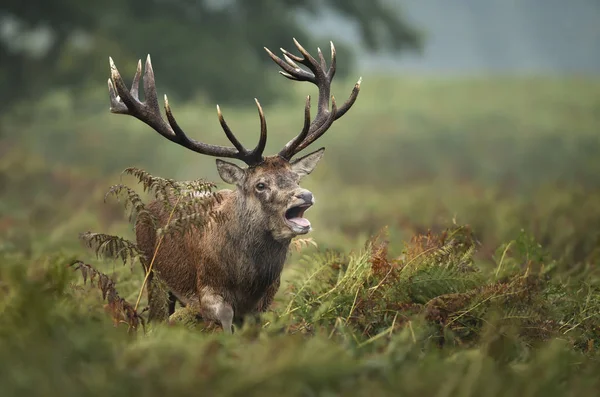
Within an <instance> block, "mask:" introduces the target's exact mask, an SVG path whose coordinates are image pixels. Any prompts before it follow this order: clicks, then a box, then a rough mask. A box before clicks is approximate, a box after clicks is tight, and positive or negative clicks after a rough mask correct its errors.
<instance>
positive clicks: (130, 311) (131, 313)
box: [70, 260, 146, 332]
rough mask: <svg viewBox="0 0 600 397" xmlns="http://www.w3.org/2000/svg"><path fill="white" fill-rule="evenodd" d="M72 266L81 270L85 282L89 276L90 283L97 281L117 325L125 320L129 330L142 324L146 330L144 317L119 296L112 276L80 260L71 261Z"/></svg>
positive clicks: (97, 285)
mask: <svg viewBox="0 0 600 397" xmlns="http://www.w3.org/2000/svg"><path fill="white" fill-rule="evenodd" d="M70 266H75V268H74V270H75V271H77V270H79V271H81V275H82V277H83V283H84V284H86V283H87V280H88V277H89V279H90V283H93V282H94V281H96V287H97V288H98V289H100V291H101V292H102V300H106V301H107V303H108V305H107V309H108V312H109V313H110V314H111V317H112V319H113V322H114V323H115V325H117V324H119V323H121V322H124V323H126V324H127V325H128V326H129V329H128V330H129V331H132V330H133V331H135V330H137V329H138V327H139V326H140V325H141V326H142V328H143V330H144V332H146V322H145V321H144V318H143V317H142V316H141V315H140V314H139V313H138V312H137V311H136V310H135V308H134V307H133V306H132V305H131V304H130V303H129V302H127V301H126V300H125V299H123V298H121V297H120V296H119V293H118V292H117V290H116V289H115V282H114V281H113V280H112V279H111V278H110V277H108V276H107V275H106V274H104V273H102V272H100V271H98V270H96V269H95V268H94V267H93V266H92V265H89V264H87V263H84V262H82V261H79V260H78V261H75V262H73V263H71V265H70Z"/></svg>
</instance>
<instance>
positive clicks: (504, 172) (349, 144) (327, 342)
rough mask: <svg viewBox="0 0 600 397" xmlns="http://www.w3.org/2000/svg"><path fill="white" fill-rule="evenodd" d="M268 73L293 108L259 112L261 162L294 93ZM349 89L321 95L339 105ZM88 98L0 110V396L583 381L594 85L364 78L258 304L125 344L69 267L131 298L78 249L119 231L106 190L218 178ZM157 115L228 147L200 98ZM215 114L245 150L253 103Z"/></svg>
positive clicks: (535, 387) (577, 384) (442, 390)
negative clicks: (81, 268) (77, 265)
mask: <svg viewBox="0 0 600 397" xmlns="http://www.w3.org/2000/svg"><path fill="white" fill-rule="evenodd" d="M286 83H287V82H286V81H282V82H281V84H282V87H285V89H286V90H287V89H294V90H295V91H294V92H293V95H292V96H291V99H290V100H288V101H285V102H282V103H281V104H280V105H279V106H269V107H266V108H265V109H264V110H265V114H266V118H267V122H268V126H269V141H268V144H267V150H266V151H267V152H269V154H270V153H273V152H275V151H276V150H278V149H279V148H280V147H281V146H282V145H283V144H284V143H285V142H287V140H289V139H290V138H291V137H292V136H293V135H295V134H296V133H297V132H298V131H299V129H300V128H301V124H302V109H303V96H304V95H306V94H307V93H311V94H312V92H311V91H309V87H305V86H303V85H299V84H289V83H287V84H288V85H284V84H286ZM352 84H353V82H352V81H346V82H337V83H336V85H334V87H333V93H334V94H335V96H336V99H338V101H341V100H343V98H345V96H346V95H347V93H349V91H350V87H351V86H352ZM159 88H160V87H159ZM346 91H348V92H346ZM160 95H162V93H161V92H159V96H160ZM86 98H87V99H86V100H85V101H81V100H79V101H77V102H75V101H73V100H71V99H70V97H69V96H68V95H65V94H61V93H55V94H53V95H51V96H48V97H45V98H43V99H42V100H41V101H40V103H38V104H36V105H35V106H34V107H33V108H35V112H34V113H31V109H32V106H31V105H28V106H22V107H19V108H16V109H15V110H14V111H13V112H11V113H10V114H9V115H7V116H5V117H4V118H3V119H1V120H0V123H1V124H0V126H1V131H2V134H3V135H2V138H0V139H1V140H0V264H1V266H0V363H1V364H0V365H1V368H0V394H1V395H2V396H13V395H15V396H17V395H18V396H33V395H44V396H54V395H56V396H59V395H60V396H71V395H73V396H82V395H109V396H121V395H123V396H130V395H134V394H140V395H146V396H155V395H156V396H163V395H175V394H177V393H179V394H183V393H185V394H192V393H194V394H195V395H210V396H216V395H219V396H221V395H223V396H234V395H261V396H265V395H269V396H270V395H281V394H284V395H290V396H295V395H297V396H317V395H318V396H334V395H336V396H337V395H340V396H363V395H364V396H367V395H368V396H370V395H408V396H417V395H420V394H425V395H427V396H500V395H502V396H504V395H506V396H515V395H518V396H546V395H548V396H555V395H556V396H559V395H560V396H567V395H573V396H575V395H577V396H579V395H588V394H592V393H594V392H596V391H597V390H600V376H599V375H598V374H600V362H599V359H600V354H599V353H598V351H599V349H600V270H599V268H598V265H600V80H598V79H592V78H579V79H577V78H560V79H559V78H553V79H551V78H520V79H518V78H494V79H492V78H489V79H483V78H482V79H479V80H432V79H427V78H406V79H399V78H393V79H390V78H386V77H371V76H365V77H364V79H363V86H362V89H361V94H360V96H359V98H358V100H357V102H356V104H355V105H354V107H353V108H352V110H351V111H350V112H349V113H348V114H347V115H346V116H344V118H342V119H340V120H339V121H338V122H336V123H335V124H334V126H333V127H332V128H331V129H330V130H329V132H328V133H327V134H326V135H325V136H324V137H323V138H322V139H320V140H319V142H318V145H317V144H315V145H314V146H315V149H316V148H317V147H319V145H323V146H326V147H327V150H326V153H325V156H324V158H323V160H322V161H321V162H320V164H319V166H318V167H317V169H316V171H315V172H314V173H313V174H311V176H310V177H308V178H306V181H305V182H304V184H303V185H304V186H305V187H307V188H309V189H311V190H312V191H313V193H314V194H315V197H316V201H317V202H316V205H315V206H314V208H312V209H311V210H310V211H309V212H307V217H308V218H309V219H310V220H311V223H312V225H313V228H314V232H313V233H312V234H311V235H310V237H312V238H313V239H314V242H315V243H316V245H317V247H316V248H315V247H314V246H312V245H309V246H308V247H305V248H303V249H301V250H300V251H299V252H297V251H294V252H292V254H291V256H290V259H289V261H288V264H287V266H286V269H285V270H284V282H283V284H282V288H281V289H280V291H279V293H278V295H277V299H276V302H275V303H274V305H273V307H272V311H270V312H269V313H266V314H265V315H264V316H263V317H262V318H261V322H260V324H248V325H247V326H246V327H245V328H243V329H242V330H238V331H239V332H237V333H236V334H235V335H234V336H233V337H226V336H225V335H222V334H221V333H220V330H218V329H217V330H214V329H212V328H211V327H205V324H201V323H200V324H198V323H196V322H193V321H191V320H190V317H189V313H186V312H185V311H181V312H180V314H181V316H179V317H180V321H178V322H176V323H174V324H172V325H170V326H168V325H157V324H150V325H149V326H148V327H146V329H145V331H144V330H143V329H141V328H140V329H138V330H137V332H128V326H127V325H126V324H123V323H119V324H117V326H115V325H114V324H113V319H112V318H111V315H110V313H109V312H108V311H107V307H105V305H106V304H107V303H106V301H103V299H102V294H101V292H100V290H99V288H97V287H96V286H95V285H93V284H92V285H90V282H89V280H88V282H87V283H86V284H85V285H84V283H83V278H82V277H81V273H80V272H75V271H73V269H72V268H69V267H68V264H70V263H72V262H73V261H74V260H77V259H79V260H82V261H84V262H86V263H88V264H91V265H93V266H94V267H95V268H97V269H98V270H100V271H102V272H104V273H106V274H107V275H108V276H109V277H110V278H112V279H113V280H114V282H115V283H116V290H117V291H118V293H119V295H120V296H121V297H122V298H124V299H125V300H126V301H128V302H130V303H132V304H134V303H135V302H136V300H137V298H138V294H139V292H140V287H141V285H142V280H143V271H142V269H141V268H140V266H139V265H137V266H133V267H130V266H129V265H123V264H122V262H120V261H112V260H108V259H102V258H96V256H95V254H94V252H93V251H92V250H89V249H86V248H85V247H84V246H83V245H82V243H81V241H80V240H79V238H78V235H79V233H81V232H86V231H94V232H102V233H109V234H117V235H122V236H124V237H125V238H133V233H132V230H131V225H130V224H129V223H128V222H127V216H126V214H125V213H124V211H123V203H119V202H117V201H116V200H115V199H107V201H106V203H105V202H104V194H105V193H106V191H107V190H108V188H109V187H110V186H111V185H114V184H117V183H120V181H121V178H123V181H126V183H128V184H129V185H130V186H132V187H136V186H135V180H134V179H131V178H129V177H125V176H123V177H122V176H121V175H120V173H121V171H122V170H123V169H124V168H126V167H140V168H143V169H145V170H147V171H148V172H150V173H152V174H153V175H156V176H161V177H165V178H175V179H196V178H206V179H208V180H211V181H214V182H219V185H220V186H223V185H222V184H221V183H220V181H219V180H218V177H217V173H216V168H215V166H214V158H206V157H203V156H200V155H197V154H195V153H192V152H189V151H186V150H185V149H183V148H181V147H179V146H177V145H174V144H171V143H169V142H168V141H166V140H165V139H164V138H162V137H160V136H158V134H156V133H154V132H153V131H152V130H150V129H149V128H148V127H146V126H145V125H143V124H142V123H140V122H139V121H137V120H134V119H133V118H128V117H124V116H117V115H111V114H110V113H109V111H108V98H107V93H106V92H104V91H99V92H91V93H89V95H88V96H86ZM259 99H260V98H259ZM248 103H249V104H252V98H248ZM171 106H172V107H173V110H174V112H175V115H176V117H177V119H178V122H179V124H180V125H181V126H182V127H183V128H184V129H185V130H186V132H187V133H188V135H190V136H193V137H194V138H196V139H201V140H203V141H205V142H210V143H217V144H226V138H225V137H224V135H223V133H222V131H221V129H220V127H219V124H218V121H217V117H216V110H215V108H214V104H212V103H206V101H205V100H203V99H202V98H198V99H197V100H195V101H194V102H192V103H186V104H179V103H174V102H171ZM223 113H224V115H225V117H226V118H227V121H228V123H229V125H230V126H231V127H232V129H233V130H234V131H235V132H236V134H239V136H241V139H242V140H243V142H244V143H247V145H246V146H253V144H254V142H255V140H256V139H257V137H258V131H259V123H258V117H257V115H256V110H255V109H253V108H251V107H248V108H244V109H237V108H230V107H224V108H223ZM96 281H97V279H96ZM145 305H146V300H145V295H144V297H143V298H142V301H141V304H140V307H144V306H145ZM142 316H146V313H144V314H142Z"/></svg>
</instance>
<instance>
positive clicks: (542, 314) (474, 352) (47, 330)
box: [0, 227, 600, 396]
mask: <svg viewBox="0 0 600 397" xmlns="http://www.w3.org/2000/svg"><path fill="white" fill-rule="evenodd" d="M522 241H523V244H524V248H526V249H527V250H532V249H533V250H535V249H536V248H535V247H536V246H537V243H535V242H533V241H532V242H530V243H528V242H527V241H528V238H522ZM473 246H474V241H473V239H472V233H471V232H470V231H469V230H468V228H464V227H455V228H453V229H451V230H449V231H447V233H442V234H434V233H428V234H426V235H420V236H415V238H413V239H412V240H411V241H410V242H408V243H407V244H406V248H405V250H404V252H403V254H402V256H400V257H396V258H394V257H389V253H386V247H387V242H386V235H385V234H384V233H382V234H380V235H379V236H375V237H374V238H372V239H371V240H369V241H368V242H367V245H366V246H365V248H364V249H362V250H360V251H358V252H355V253H350V254H348V255H342V254H337V253H333V252H330V253H323V254H319V255H318V256H317V259H316V260H310V261H309V262H310V264H309V267H310V268H309V269H307V273H306V274H305V275H297V276H296V277H292V278H291V279H290V288H291V290H290V294H291V296H290V299H291V300H290V301H289V302H290V306H289V308H291V310H289V309H286V308H285V307H286V306H285V305H284V306H281V309H276V310H275V311H274V312H272V313H266V314H265V315H263V316H262V320H261V321H260V323H259V324H252V323H248V324H247V325H246V326H244V328H242V329H241V330H239V332H237V333H236V334H235V335H234V337H228V336H226V335H224V334H223V333H221V332H216V333H211V332H201V330H200V329H198V328H196V329H189V328H188V327H189V326H190V324H189V322H188V324H187V327H186V326H185V325H186V324H181V325H178V324H175V323H172V324H171V325H169V326H167V325H161V324H154V325H152V326H151V327H149V329H148V332H147V333H136V334H130V333H128V332H127V331H128V329H129V326H128V325H127V324H125V326H122V325H120V324H121V323H122V322H125V323H126V322H127V321H126V320H125V319H124V318H121V320H118V319H119V317H118V316H115V317H116V319H117V320H118V321H117V322H116V324H117V326H116V327H114V326H113V324H115V323H114V322H113V321H115V318H113V320H112V321H111V319H110V317H108V318H107V316H105V313H103V312H104V310H107V309H108V310H109V313H111V314H114V313H112V312H111V311H110V306H109V307H106V308H104V310H102V309H101V308H99V307H98V305H97V302H96V303H95V301H96V298H95V297H94V296H93V295H90V292H92V291H91V290H89V289H87V288H82V287H81V286H79V285H77V284H74V283H72V282H71V280H72V273H71V272H69V271H67V269H68V267H69V264H70V263H71V262H72V260H71V259H69V258H66V257H60V256H59V257H53V258H49V260H48V261H46V262H44V263H36V262H30V263H29V266H23V262H19V261H17V262H14V263H13V264H11V263H7V262H6V259H4V260H3V262H4V266H2V267H0V281H1V282H0V296H1V297H2V299H1V300H0V302H2V304H1V305H0V342H1V343H0V362H1V363H3V364H4V365H3V367H2V371H0V384H1V385H2V386H1V388H2V392H3V395H6V396H12V395H23V394H27V395H38V394H41V393H44V394H45V395H50V396H53V395H58V393H60V395H62V396H65V395H66V396H71V395H73V396H74V395H78V396H81V395H92V394H93V395H97V394H110V395H114V396H120V395H130V394H131V393H132V392H137V393H143V394H144V395H148V396H154V395H156V396H159V395H164V394H165V393H168V394H172V393H188V392H189V391H191V390H195V391H198V390H210V394H211V395H212V394H218V395H223V396H236V395H241V394H243V395H250V396H252V395H261V396H270V395H281V394H285V395H290V396H304V395H347V396H361V395H367V394H368V395H372V394H373V393H375V394H376V395H383V396H386V395H398V393H401V394H402V395H408V396H413V395H414V396H417V395H422V394H423V393H424V394H426V395H436V394H449V395H455V394H458V395H465V396H471V395H473V396H482V395H483V396H486V395H490V396H492V395H494V396H498V395H506V396H510V395H515V394H520V393H523V391H524V390H526V391H527V395H531V396H562V395H573V394H575V395H581V394H589V393H593V392H594V391H595V390H597V387H598V386H600V384H599V383H598V378H597V372H598V370H600V366H599V365H598V347H599V346H598V341H599V340H600V333H599V332H600V323H599V321H598V318H597V316H590V314H592V313H597V311H598V309H600V300H599V299H598V292H599V291H598V290H595V291H592V290H587V291H586V292H585V293H583V294H582V293H580V291H578V290H580V289H581V288H580V287H577V288H573V286H569V285H565V284H562V282H563V281H564V280H562V279H561V277H559V276H558V275H552V274H551V273H552V272H537V273H535V272H533V270H532V266H529V268H521V267H520V265H519V261H518V260H517V261H515V262H514V264H515V265H514V266H513V265H512V263H513V262H511V261H508V260H507V256H510V258H511V259H512V258H513V256H514V257H515V258H519V257H520V255H521V253H520V252H519V251H518V250H515V251H514V252H512V251H511V252H509V253H507V254H506V256H505V261H506V262H505V271H507V272H508V271H509V270H510V271H509V272H508V273H505V274H504V275H502V276H500V277H496V275H495V272H494V271H493V270H492V271H486V270H484V269H483V268H482V269H478V268H477V266H476V264H474V263H472V262H471V260H470V259H469V258H472V257H473V252H472V248H471V247H473ZM78 265H79V266H81V270H82V271H84V272H91V273H90V275H96V278H95V279H94V280H95V281H96V283H97V284H98V286H99V288H100V290H101V291H102V290H103V289H104V290H110V288H111V286H113V284H112V283H111V281H110V280H108V278H107V276H105V275H102V274H101V273H99V272H98V273H97V271H96V270H92V268H91V267H90V266H89V265H84V264H81V263H78ZM450 267H453V268H455V269H456V273H455V274H456V278H461V277H462V278H463V279H470V280H472V281H469V282H460V283H451V286H450V284H448V285H446V286H445V287H444V288H445V289H443V290H442V289H439V286H440V284H438V283H437V282H433V283H431V284H429V285H431V288H428V287H424V288H423V291H425V292H426V293H428V294H429V295H430V296H432V297H433V298H431V299H430V300H429V301H428V302H426V303H425V304H421V303H417V302H415V301H414V300H413V299H412V297H411V294H410V293H407V292H406V291H404V288H405V287H406V286H408V285H410V283H409V281H408V279H409V278H410V277H411V276H410V275H415V274H419V269H430V273H429V274H431V277H430V278H431V279H432V280H434V279H436V278H438V277H437V276H436V274H435V271H434V270H433V269H435V268H440V269H441V268H450ZM84 269H85V270H84ZM476 270H478V271H476ZM405 272H406V273H408V274H409V275H405V274H404V273H405ZM475 275H477V276H475ZM579 275H580V276H585V277H587V278H588V279H589V280H590V281H593V280H596V282H598V281H597V280H599V279H598V274H597V270H595V273H592V274H590V273H588V274H586V275H584V274H583V273H579ZM591 275H593V277H590V276H591ZM572 276H574V275H572ZM427 277H428V276H426V275H424V274H421V279H422V280H426V279H427ZM102 280H104V281H102ZM426 284H427V283H426ZM596 285H597V284H596ZM357 291H358V294H357ZM456 291H458V292H456ZM103 293H104V291H103ZM106 296H107V297H110V292H107V293H106ZM317 297H318V298H317ZM287 299H288V298H284V300H283V303H286V300H287ZM327 301H328V302H329V304H328V305H327V310H323V304H324V303H325V302H327ZM109 302H110V301H109ZM384 309H385V310H387V312H385V311H384ZM569 312H570V313H571V314H567V313H569ZM586 313H587V319H586ZM561 316H564V317H561ZM111 317H112V316H111ZM182 320H183V319H180V321H182ZM188 320H190V319H188ZM192 321H193V320H192ZM179 324H180V323H179ZM541 325H543V326H544V328H540V326H541ZM568 328H573V329H575V328H580V330H579V331H578V332H575V330H569V329H568ZM257 362H260V363H261V365H256V363H257Z"/></svg>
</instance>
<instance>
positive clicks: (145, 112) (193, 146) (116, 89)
mask: <svg viewBox="0 0 600 397" xmlns="http://www.w3.org/2000/svg"><path fill="white" fill-rule="evenodd" d="M109 60H110V71H111V79H108V92H109V95H110V111H111V112H112V113H117V114H127V115H130V116H133V117H135V118H137V119H138V120H141V121H143V122H144V123H145V124H147V125H149V126H150V127H152V128H153V129H154V130H155V131H156V132H158V133H159V134H160V135H162V136H164V137H165V138H167V139H168V140H170V141H171V142H175V143H177V144H179V145H181V146H183V147H186V148H188V149H190V150H193V151H194V152H197V153H201V154H206V155H209V156H217V157H229V158H235V159H238V160H242V161H243V162H245V163H246V164H248V165H255V164H258V163H261V162H262V161H263V155H262V153H263V151H264V150H265V145H266V143H267V123H266V121H265V115H264V114H263V110H262V108H261V106H260V103H259V102H258V100H257V99H255V101H256V106H257V107H258V115H259V117H260V139H259V141H258V144H257V145H256V147H255V148H254V149H253V150H250V151H249V150H247V149H246V148H244V146H242V144H241V143H240V141H239V140H238V139H237V138H236V137H235V135H234V134H233V133H232V132H231V130H230V129H229V126H228V125H227V123H226V122H225V119H224V118H223V115H222V114H221V109H220V108H219V106H218V105H217V114H218V117H219V122H220V124H221V127H222V128H223V131H225V135H227V138H228V139H229V141H230V142H231V143H232V144H233V146H235V147H234V148H232V147H226V146H219V145H211V144H208V143H202V142H199V141H196V140H194V139H191V138H188V136H187V135H186V134H185V133H184V132H183V130H182V129H181V128H180V127H179V125H178V124H177V121H176V120H175V117H174V116H173V112H172V111H171V108H170V106H169V101H168V99H167V96H166V95H165V113H166V114H167V120H168V123H167V122H165V120H164V119H163V118H162V116H161V114H160V109H159V106H158V98H157V96H156V84H155V81H154V70H153V69H152V63H151V61H150V55H148V58H147V59H146V70H145V72H144V78H143V80H144V95H145V101H144V102H141V101H140V100H139V83H140V76H141V74H142V61H141V60H139V61H138V66H137V71H136V73H135V76H134V78H133V83H132V85H131V90H128V89H127V86H126V85H125V83H124V82H123V79H122V78H121V75H120V73H119V71H118V70H117V67H116V66H115V63H114V62H113V60H112V58H109Z"/></svg>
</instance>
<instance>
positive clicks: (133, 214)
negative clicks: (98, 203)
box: [104, 185, 156, 226]
mask: <svg viewBox="0 0 600 397" xmlns="http://www.w3.org/2000/svg"><path fill="white" fill-rule="evenodd" d="M109 195H113V196H115V197H116V198H117V200H119V201H120V198H122V197H123V198H124V201H125V210H127V209H128V208H131V211H130V213H129V216H128V220H129V222H134V221H139V220H141V219H144V220H147V221H148V222H150V223H151V224H152V225H153V226H156V219H155V218H154V216H152V214H151V213H150V212H149V211H148V210H146V206H145V204H144V202H143V201H142V198H141V197H140V195H139V194H138V193H136V192H135V191H134V190H133V189H131V188H130V187H128V186H125V185H113V186H111V187H110V189H109V190H108V192H107V193H106V194H105V195H104V202H106V199H107V198H108V196H109Z"/></svg>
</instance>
